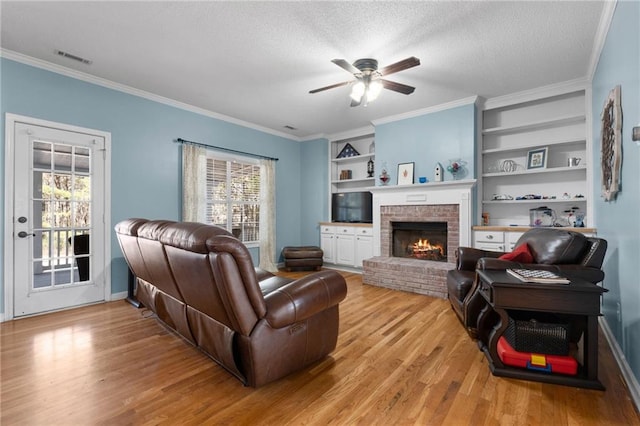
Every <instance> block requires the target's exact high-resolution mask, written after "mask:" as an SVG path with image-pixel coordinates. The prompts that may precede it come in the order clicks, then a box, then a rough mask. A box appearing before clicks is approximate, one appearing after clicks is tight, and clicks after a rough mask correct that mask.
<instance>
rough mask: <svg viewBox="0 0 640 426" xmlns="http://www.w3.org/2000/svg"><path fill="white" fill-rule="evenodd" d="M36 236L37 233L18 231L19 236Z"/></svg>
mask: <svg viewBox="0 0 640 426" xmlns="http://www.w3.org/2000/svg"><path fill="white" fill-rule="evenodd" d="M35 236H36V234H29V233H27V232H24V231H20V232H18V237H20V238H27V237H35Z"/></svg>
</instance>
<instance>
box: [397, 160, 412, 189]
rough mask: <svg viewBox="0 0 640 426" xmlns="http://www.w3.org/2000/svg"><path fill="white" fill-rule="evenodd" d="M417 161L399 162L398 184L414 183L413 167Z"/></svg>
mask: <svg viewBox="0 0 640 426" xmlns="http://www.w3.org/2000/svg"><path fill="white" fill-rule="evenodd" d="M414 166H415V163H400V164H398V185H412V184H413V169H414Z"/></svg>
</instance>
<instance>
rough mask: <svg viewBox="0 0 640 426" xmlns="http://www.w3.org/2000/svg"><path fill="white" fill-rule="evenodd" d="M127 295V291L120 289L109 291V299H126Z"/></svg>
mask: <svg viewBox="0 0 640 426" xmlns="http://www.w3.org/2000/svg"><path fill="white" fill-rule="evenodd" d="M127 296H128V293H127V292H126V291H121V292H120V293H111V298H110V299H109V300H111V301H113V300H122V299H126V298H127Z"/></svg>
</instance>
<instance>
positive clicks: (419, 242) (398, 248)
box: [391, 222, 447, 262]
mask: <svg viewBox="0 0 640 426" xmlns="http://www.w3.org/2000/svg"><path fill="white" fill-rule="evenodd" d="M391 229H392V231H393V232H392V255H393V256H394V257H408V258H413V259H421V260H434V261H437V262H446V261H447V223H446V222H391Z"/></svg>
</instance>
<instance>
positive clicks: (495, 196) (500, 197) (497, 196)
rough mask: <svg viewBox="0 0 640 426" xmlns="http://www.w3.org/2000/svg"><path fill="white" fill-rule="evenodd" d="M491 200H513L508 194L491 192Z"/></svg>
mask: <svg viewBox="0 0 640 426" xmlns="http://www.w3.org/2000/svg"><path fill="white" fill-rule="evenodd" d="M491 200H492V201H504V200H513V197H512V196H511V195H508V194H493V197H492V198H491ZM487 214H488V213H487Z"/></svg>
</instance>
